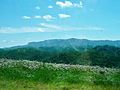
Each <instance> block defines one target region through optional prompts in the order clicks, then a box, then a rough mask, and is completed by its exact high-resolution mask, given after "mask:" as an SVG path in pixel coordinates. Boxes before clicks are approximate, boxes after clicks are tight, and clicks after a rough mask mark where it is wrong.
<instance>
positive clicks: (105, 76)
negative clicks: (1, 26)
mask: <svg viewBox="0 0 120 90" xmlns="http://www.w3.org/2000/svg"><path fill="white" fill-rule="evenodd" d="M0 90H120V69H117V68H106V67H103V68H101V67H99V66H84V65H69V64H53V63H42V62H37V61H28V60H10V59H9V60H8V59H1V60H0Z"/></svg>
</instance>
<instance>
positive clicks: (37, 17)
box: [34, 16, 42, 19]
mask: <svg viewBox="0 0 120 90" xmlns="http://www.w3.org/2000/svg"><path fill="white" fill-rule="evenodd" d="M34 18H36V19H41V18H42V17H41V16H34Z"/></svg>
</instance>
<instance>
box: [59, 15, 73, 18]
mask: <svg viewBox="0 0 120 90" xmlns="http://www.w3.org/2000/svg"><path fill="white" fill-rule="evenodd" d="M58 16H59V18H70V17H71V16H70V15H68V14H58Z"/></svg>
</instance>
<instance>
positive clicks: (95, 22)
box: [0, 0, 120, 47]
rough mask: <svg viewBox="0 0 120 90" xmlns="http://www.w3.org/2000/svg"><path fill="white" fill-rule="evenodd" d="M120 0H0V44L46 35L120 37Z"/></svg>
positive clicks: (91, 37) (9, 44)
mask: <svg viewBox="0 0 120 90" xmlns="http://www.w3.org/2000/svg"><path fill="white" fill-rule="evenodd" d="M119 5H120V0H0V47H10V46H15V45H23V44H27V43H28V42H31V41H41V40H46V39H59V38H60V39H62V38H65V39H67V38H79V39H92V40H106V39H107V40H120V6H119Z"/></svg>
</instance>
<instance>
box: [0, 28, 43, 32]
mask: <svg viewBox="0 0 120 90" xmlns="http://www.w3.org/2000/svg"><path fill="white" fill-rule="evenodd" d="M44 31H45V30H44V28H40V27H20V28H13V27H0V33H25V32H44Z"/></svg>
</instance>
